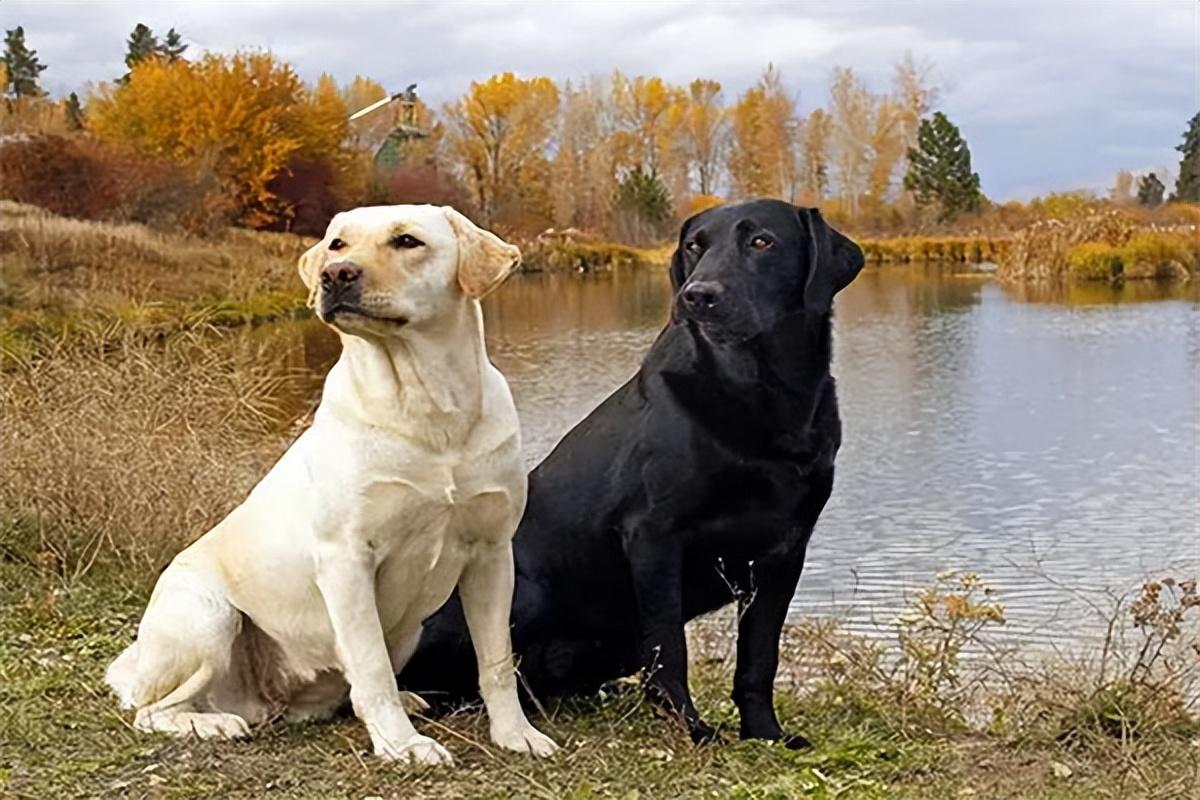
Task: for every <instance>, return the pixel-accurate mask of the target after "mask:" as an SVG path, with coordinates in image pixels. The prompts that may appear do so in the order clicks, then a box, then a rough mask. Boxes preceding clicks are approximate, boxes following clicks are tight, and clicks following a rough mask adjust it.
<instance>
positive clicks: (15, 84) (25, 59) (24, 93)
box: [0, 25, 46, 111]
mask: <svg viewBox="0 0 1200 800" xmlns="http://www.w3.org/2000/svg"><path fill="white" fill-rule="evenodd" d="M0 63H2V64H3V65H4V78H5V80H4V96H5V98H6V99H7V100H8V101H10V105H9V110H10V111H11V109H12V106H11V101H14V100H20V99H22V98H25V97H41V96H42V95H44V94H45V92H44V91H42V88H41V86H39V85H38V76H39V75H41V74H42V72H44V71H45V69H46V66H45V65H44V64H42V63H41V62H40V61H39V60H38V57H37V51H36V50H30V49H29V47H28V46H27V45H26V44H25V29H24V28H23V27H21V26H20V25H18V26H17V27H15V28H13V29H12V30H7V31H5V32H4V55H3V56H2V57H0Z"/></svg>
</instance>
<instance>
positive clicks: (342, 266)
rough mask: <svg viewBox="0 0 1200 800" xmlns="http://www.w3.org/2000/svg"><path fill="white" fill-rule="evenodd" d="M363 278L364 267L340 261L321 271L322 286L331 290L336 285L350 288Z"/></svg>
mask: <svg viewBox="0 0 1200 800" xmlns="http://www.w3.org/2000/svg"><path fill="white" fill-rule="evenodd" d="M361 277H362V267H360V266H358V265H357V264H352V263H350V262H349V261H339V262H337V263H335V264H330V265H329V266H327V267H325V269H323V270H321V285H322V286H324V287H325V288H326V289H329V288H331V287H333V286H335V285H338V284H340V285H342V286H349V285H350V284H352V283H354V282H355V281H357V280H358V279H359V278H361Z"/></svg>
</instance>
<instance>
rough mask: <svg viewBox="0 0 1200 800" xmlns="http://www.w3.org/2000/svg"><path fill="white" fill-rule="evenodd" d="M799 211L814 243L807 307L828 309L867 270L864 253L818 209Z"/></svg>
mask: <svg viewBox="0 0 1200 800" xmlns="http://www.w3.org/2000/svg"><path fill="white" fill-rule="evenodd" d="M796 212H797V214H798V215H799V217H800V226H801V228H804V229H806V231H807V233H808V235H809V242H810V245H809V263H808V277H807V278H806V279H805V282H804V306H805V307H806V308H810V309H824V308H828V307H829V306H830V305H831V304H832V302H833V296H834V295H835V294H837V293H838V292H840V291H841V290H842V289H845V288H846V287H847V286H849V285H850V281H852V280H854V278H855V277H856V276H857V275H858V273H859V270H861V269H862V268H863V264H864V263H865V259H864V258H863V252H862V249H861V248H860V247H859V246H858V245H856V244H855V243H854V242H852V241H850V239H849V238H848V237H846V236H844V235H843V234H842V233H841V232H840V231H837V230H835V229H834V228H831V227H830V226H829V225H828V223H826V222H825V220H824V219H823V218H822V217H821V212H820V211H818V210H817V209H815V208H797V209H796Z"/></svg>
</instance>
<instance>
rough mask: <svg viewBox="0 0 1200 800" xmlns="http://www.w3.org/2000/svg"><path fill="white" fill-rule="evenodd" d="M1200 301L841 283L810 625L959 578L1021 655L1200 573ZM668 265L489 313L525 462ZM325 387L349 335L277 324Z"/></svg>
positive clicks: (561, 284) (637, 353)
mask: <svg viewBox="0 0 1200 800" xmlns="http://www.w3.org/2000/svg"><path fill="white" fill-rule="evenodd" d="M1197 299H1200V295H1198V294H1197V292H1196V291H1195V290H1194V289H1190V290H1189V289H1172V288H1168V287H1162V286H1134V285H1129V286H1127V287H1125V288H1111V287H1107V286H1105V287H1082V288H1077V289H1073V290H1059V291H1047V290H1037V289H1030V288H1024V289H1013V288H1009V287H1002V286H1000V285H998V284H997V283H995V282H993V281H992V280H991V279H990V278H989V277H987V275H986V274H984V273H979V272H965V273H964V272H951V271H943V270H939V269H933V268H928V269H927V268H921V267H915V266H914V267H903V266H890V267H877V268H876V267H869V268H867V269H865V270H864V271H863V273H862V274H861V275H860V276H859V278H858V279H857V280H856V281H855V282H854V283H853V284H852V285H851V286H850V287H849V288H848V289H847V290H846V291H845V292H843V293H842V294H841V295H840V296H839V298H838V302H837V311H836V323H835V330H836V351H835V352H836V355H835V362H834V374H835V375H836V376H837V379H838V387H839V397H840V402H841V407H842V417H843V425H844V444H843V449H842V451H841V454H840V456H839V459H838V471H837V479H836V485H835V488H834V492H833V497H832V499H831V500H830V503H829V505H828V507H827V509H826V511H825V514H824V515H823V516H822V518H821V521H820V522H819V523H818V525H817V530H816V533H815V534H814V536H813V540H812V544H811V545H810V547H809V551H808V562H807V565H806V567H805V570H804V576H803V578H802V579H801V583H800V589H799V591H798V592H797V595H796V597H795V600H794V601H793V612H794V613H795V614H804V615H811V614H819V615H828V614H837V615H839V616H841V617H842V618H844V619H845V621H846V623H847V625H848V626H849V627H850V628H851V629H858V630H862V631H868V630H871V629H873V628H874V627H875V626H876V625H877V624H879V623H884V624H886V623H888V622H889V621H890V620H892V619H893V618H894V616H895V614H896V612H897V611H898V610H899V609H900V608H901V607H903V605H904V604H905V603H906V602H907V601H908V599H909V598H910V596H911V592H912V590H914V589H916V588H920V587H924V586H927V585H929V584H930V583H931V582H932V581H933V579H934V576H935V575H936V574H937V573H939V572H942V571H946V570H971V571H974V572H977V573H979V574H980V575H982V576H983V577H984V578H985V579H986V580H987V581H988V582H989V583H990V584H991V585H992V586H994V587H995V588H996V589H997V590H998V594H999V599H1000V601H1001V602H1002V603H1003V604H1004V605H1005V608H1006V613H1007V616H1008V618H1009V623H1008V625H1007V626H1006V632H1007V635H1009V636H1012V637H1014V638H1015V639H1016V640H1018V641H1021V642H1030V643H1032V642H1037V643H1039V644H1042V645H1060V644H1062V645H1070V644H1072V643H1079V642H1082V641H1093V640H1094V639H1095V638H1096V637H1099V636H1101V635H1103V632H1104V624H1105V621H1104V619H1103V615H1102V614H1101V613H1099V611H1097V608H1096V607H1097V606H1098V607H1099V608H1100V609H1106V608H1108V607H1109V600H1108V596H1109V593H1122V592H1126V591H1128V590H1130V589H1133V588H1136V586H1137V585H1138V584H1139V583H1140V582H1141V581H1142V580H1144V579H1146V578H1148V577H1161V576H1164V575H1167V574H1173V575H1176V576H1180V577H1186V576H1188V575H1196V574H1197V572H1198V571H1200V501H1198V499H1197V492H1198V487H1200V388H1198V379H1197V376H1198V375H1200V303H1197ZM670 300H671V291H670V286H669V284H668V283H667V280H666V276H665V272H660V271H657V270H643V271H625V272H616V273H611V274H599V275H564V274H530V275H519V276H517V277H515V278H513V279H511V280H510V281H509V282H508V283H506V284H505V285H504V286H502V287H501V289H500V290H499V291H497V292H496V293H495V294H494V295H493V296H492V297H490V298H489V299H488V300H487V301H486V303H485V316H486V326H487V337H488V344H489V350H490V353H491V355H492V358H493V360H494V361H495V363H496V365H497V366H498V367H499V368H500V369H501V370H502V371H503V372H504V373H505V374H506V375H507V377H508V380H509V382H510V383H511V385H512V388H513V392H514V395H515V397H516V402H517V407H518V409H519V411H520V415H521V420H522V423H523V426H524V441H525V455H526V460H527V461H528V463H529V465H530V466H531V467H532V466H533V465H534V464H536V463H537V462H538V461H539V460H540V459H541V458H542V457H543V456H544V455H545V454H546V453H547V452H549V450H550V449H551V447H553V445H554V444H555V443H556V442H557V441H558V439H559V438H560V437H561V436H562V435H563V434H564V433H565V432H566V431H567V430H568V429H569V428H570V427H571V426H572V425H574V424H575V423H576V422H578V421H579V420H580V419H582V418H583V417H584V416H585V415H586V414H587V413H588V412H589V411H590V410H591V409H592V408H593V407H594V406H595V405H596V404H598V403H599V402H600V400H602V399H603V398H604V397H605V396H606V395H607V394H608V393H609V392H611V391H612V390H613V389H615V388H616V387H617V386H619V385H620V384H621V383H623V382H624V381H625V380H626V379H628V378H629V376H630V375H631V374H633V372H634V371H635V370H636V368H637V365H638V363H639V362H640V360H641V357H642V355H643V354H644V352H645V350H646V348H647V347H648V346H649V344H650V342H651V341H652V339H653V338H654V336H655V335H656V334H657V332H658V331H659V329H660V328H661V326H662V324H663V322H664V320H665V319H666V316H667V309H668V306H669V303H670ZM275 328H276V330H275V331H274V332H275V333H278V334H280V335H282V336H286V337H288V339H289V340H290V342H291V343H290V344H289V345H288V346H289V348H290V349H291V351H292V353H293V356H294V358H293V363H300V364H303V365H304V367H305V369H307V370H308V371H309V373H310V374H311V375H312V377H313V381H312V384H311V387H310V390H311V392H312V393H313V397H314V398H315V392H316V391H317V388H318V386H319V378H320V377H321V376H323V375H324V372H325V370H327V369H328V367H329V365H330V363H331V360H332V359H333V358H335V357H336V354H337V342H336V339H334V337H333V336H332V335H330V334H329V333H328V332H327V331H325V330H324V329H323V328H322V327H321V326H320V325H319V324H317V323H313V322H306V323H288V324H286V325H282V326H275Z"/></svg>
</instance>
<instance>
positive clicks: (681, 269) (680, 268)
mask: <svg viewBox="0 0 1200 800" xmlns="http://www.w3.org/2000/svg"><path fill="white" fill-rule="evenodd" d="M703 213H705V212H703V211H701V212H700V214H693V215H692V216H690V217H688V218H687V219H686V220H684V221H683V225H682V226H680V228H679V241H678V242H676V244H675V252H674V253H672V254H671V288H672V289H674V290H675V291H676V292H677V293H678V291H679V290H680V288H682V286H683V284H684V283H686V282H687V278H688V276H687V266H686V265H685V264H684V263H683V243H684V242H686V241H687V238H688V231H689V229H690V228H691V227H692V223H693V222H695V221H696V219H697V218H698V217H699V216H700V215H701V214H703Z"/></svg>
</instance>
